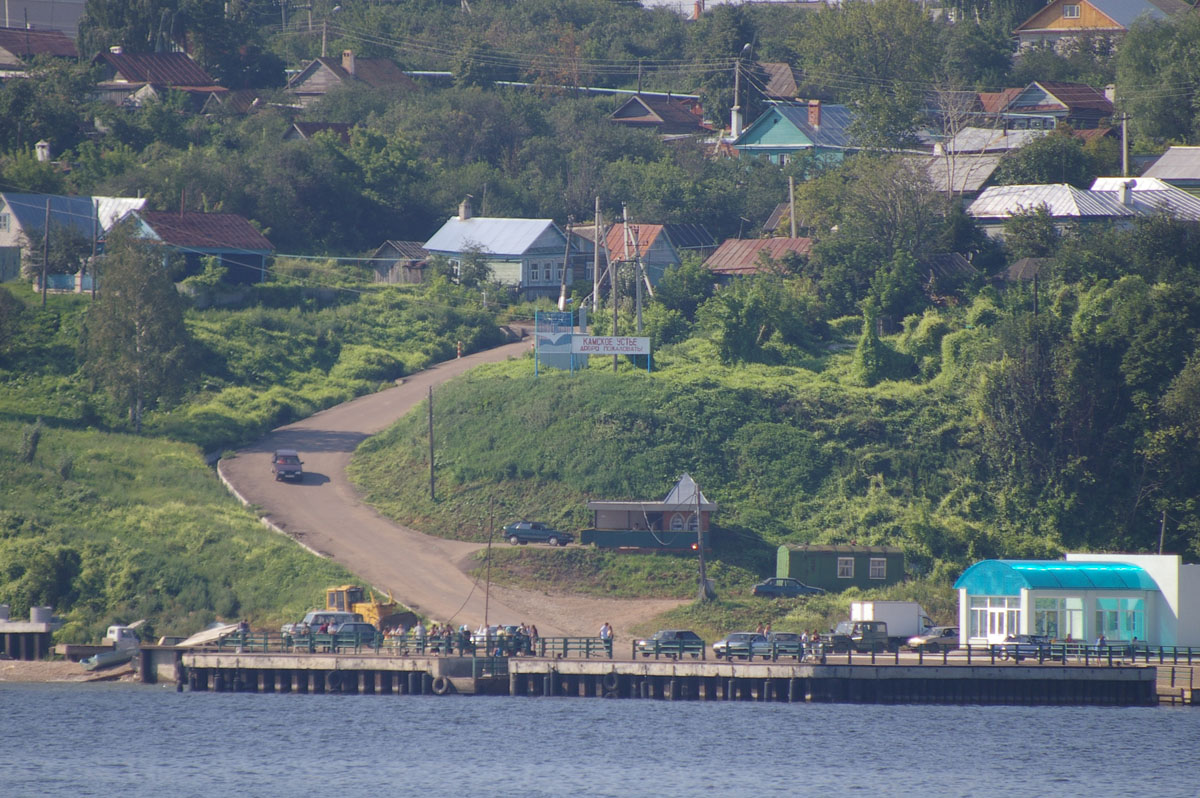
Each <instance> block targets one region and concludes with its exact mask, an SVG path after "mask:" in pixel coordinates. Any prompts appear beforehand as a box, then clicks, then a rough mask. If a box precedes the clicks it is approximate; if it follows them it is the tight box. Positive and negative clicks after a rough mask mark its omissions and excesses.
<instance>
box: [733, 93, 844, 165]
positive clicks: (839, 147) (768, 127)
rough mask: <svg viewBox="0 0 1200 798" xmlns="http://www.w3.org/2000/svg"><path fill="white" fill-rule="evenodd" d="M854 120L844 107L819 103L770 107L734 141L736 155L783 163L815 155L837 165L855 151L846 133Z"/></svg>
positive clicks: (812, 101)
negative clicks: (811, 154)
mask: <svg viewBox="0 0 1200 798" xmlns="http://www.w3.org/2000/svg"><path fill="white" fill-rule="evenodd" d="M853 120H854V116H853V114H852V113H851V112H850V109H849V108H847V107H846V106H844V105H823V104H822V103H821V101H820V100H809V101H808V102H807V103H805V102H797V103H778V104H776V105H772V106H771V107H770V108H769V109H767V111H766V112H765V113H763V115H762V116H760V117H759V118H758V119H756V120H754V124H752V125H750V127H748V128H746V129H745V130H744V131H743V132H742V134H741V135H740V136H738V137H737V138H736V139H734V141H733V148H734V149H735V150H737V151H738V153H739V154H746V155H757V156H761V157H766V158H767V159H768V160H770V161H771V163H777V164H780V165H782V164H785V163H787V162H788V158H789V157H791V156H792V155H795V154H796V153H803V152H815V153H817V154H818V155H819V156H821V157H827V158H829V159H830V160H831V161H833V162H834V163H838V162H840V161H841V160H842V158H844V157H845V155H846V152H847V150H853V149H855V148H854V147H853V146H851V144H850V136H849V134H848V133H847V131H848V129H849V127H850V123H851V122H852V121H853Z"/></svg>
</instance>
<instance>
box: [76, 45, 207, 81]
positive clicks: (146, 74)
mask: <svg viewBox="0 0 1200 798" xmlns="http://www.w3.org/2000/svg"><path fill="white" fill-rule="evenodd" d="M92 63H93V64H101V65H103V66H104V67H105V69H106V70H108V72H109V75H110V78H109V80H110V81H111V80H113V79H114V78H117V79H120V80H121V81H124V82H126V83H155V84H158V85H162V86H193V87H199V86H216V85H217V82H216V81H215V80H213V78H212V76H211V75H209V74H208V73H207V72H205V71H204V68H203V67H201V66H200V65H199V64H197V63H196V62H195V61H193V60H192V57H191V56H189V55H188V54H187V53H97V54H96V57H95V58H93V59H92Z"/></svg>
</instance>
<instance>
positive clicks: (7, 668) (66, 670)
mask: <svg viewBox="0 0 1200 798" xmlns="http://www.w3.org/2000/svg"><path fill="white" fill-rule="evenodd" d="M133 678H134V672H133V668H130V667H128V666H125V667H121V668H109V669H108V670H103V671H86V670H84V669H83V666H82V665H80V664H79V663H78V662H70V661H67V660H19V659H0V682H111V681H117V680H120V681H128V680H131V679H133Z"/></svg>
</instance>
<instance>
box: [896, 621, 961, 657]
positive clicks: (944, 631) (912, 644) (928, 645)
mask: <svg viewBox="0 0 1200 798" xmlns="http://www.w3.org/2000/svg"><path fill="white" fill-rule="evenodd" d="M908 647H909V648H911V649H912V650H913V651H942V650H943V649H944V650H946V651H953V650H954V649H956V648H958V627H957V626H932V627H930V628H929V629H927V630H925V632H924V633H922V634H919V635H913V636H912V637H910V638H908Z"/></svg>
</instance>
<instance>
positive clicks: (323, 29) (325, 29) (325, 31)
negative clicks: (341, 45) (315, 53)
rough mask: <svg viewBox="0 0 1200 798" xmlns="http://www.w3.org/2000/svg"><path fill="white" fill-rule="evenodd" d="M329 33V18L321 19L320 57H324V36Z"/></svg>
mask: <svg viewBox="0 0 1200 798" xmlns="http://www.w3.org/2000/svg"><path fill="white" fill-rule="evenodd" d="M328 35H329V20H327V19H323V20H321V57H322V58H324V57H325V37H326V36H328Z"/></svg>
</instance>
